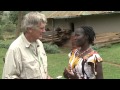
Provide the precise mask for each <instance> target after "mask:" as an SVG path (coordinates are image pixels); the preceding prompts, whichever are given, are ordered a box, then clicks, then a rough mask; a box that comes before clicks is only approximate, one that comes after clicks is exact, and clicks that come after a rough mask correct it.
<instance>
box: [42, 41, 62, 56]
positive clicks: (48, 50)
mask: <svg viewBox="0 0 120 90" xmlns="http://www.w3.org/2000/svg"><path fill="white" fill-rule="evenodd" d="M43 46H44V49H45V51H46V53H50V54H55V53H60V50H59V47H58V46H57V45H55V44H51V43H43Z"/></svg>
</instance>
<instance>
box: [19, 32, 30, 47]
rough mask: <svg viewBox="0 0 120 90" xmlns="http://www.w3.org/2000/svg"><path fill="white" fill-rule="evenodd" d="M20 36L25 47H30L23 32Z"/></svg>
mask: <svg viewBox="0 0 120 90" xmlns="http://www.w3.org/2000/svg"><path fill="white" fill-rule="evenodd" d="M21 37H22V39H23V41H24V43H25V47H30V45H31V43H30V42H29V41H28V40H27V39H26V37H25V35H24V33H22V35H21Z"/></svg>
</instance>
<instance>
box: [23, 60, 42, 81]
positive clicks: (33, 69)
mask: <svg viewBox="0 0 120 90" xmlns="http://www.w3.org/2000/svg"><path fill="white" fill-rule="evenodd" d="M23 66H24V73H25V77H26V78H27V79H34V78H36V77H40V66H39V63H38V61H36V60H31V61H24V62H23Z"/></svg>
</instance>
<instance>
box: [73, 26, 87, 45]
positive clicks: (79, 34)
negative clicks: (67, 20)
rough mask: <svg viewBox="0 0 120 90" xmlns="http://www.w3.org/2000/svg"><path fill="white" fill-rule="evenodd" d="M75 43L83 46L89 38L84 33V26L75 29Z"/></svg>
mask: <svg viewBox="0 0 120 90" xmlns="http://www.w3.org/2000/svg"><path fill="white" fill-rule="evenodd" d="M74 40H75V43H76V45H77V47H80V46H83V45H84V44H85V43H86V41H87V39H86V36H85V34H84V30H83V29H82V28H77V29H75V37H74Z"/></svg>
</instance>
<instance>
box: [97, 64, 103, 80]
mask: <svg viewBox="0 0 120 90" xmlns="http://www.w3.org/2000/svg"><path fill="white" fill-rule="evenodd" d="M96 71H97V75H96V79H103V69H102V62H98V63H97V66H96Z"/></svg>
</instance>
